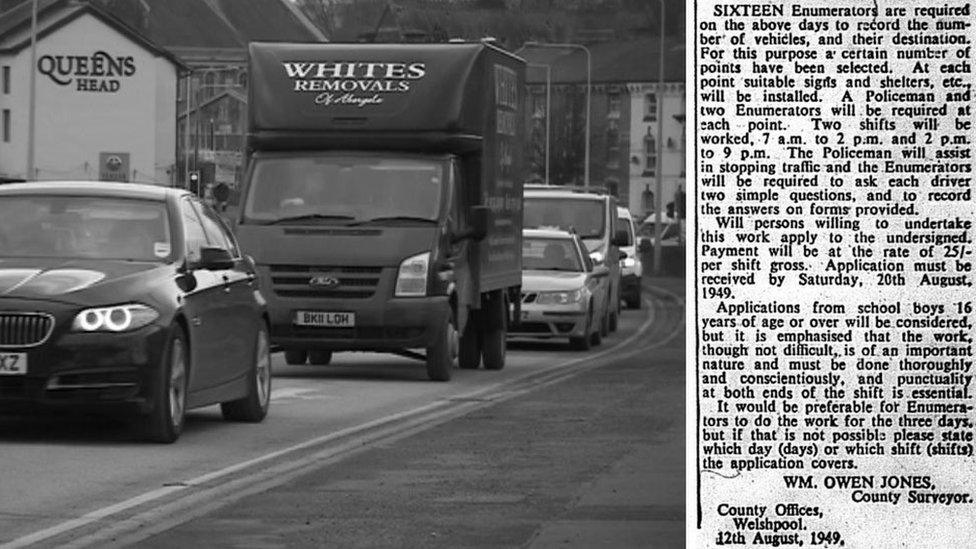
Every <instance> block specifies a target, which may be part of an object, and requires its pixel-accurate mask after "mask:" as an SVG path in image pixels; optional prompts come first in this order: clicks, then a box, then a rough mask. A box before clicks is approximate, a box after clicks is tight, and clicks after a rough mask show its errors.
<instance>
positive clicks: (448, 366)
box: [427, 315, 458, 381]
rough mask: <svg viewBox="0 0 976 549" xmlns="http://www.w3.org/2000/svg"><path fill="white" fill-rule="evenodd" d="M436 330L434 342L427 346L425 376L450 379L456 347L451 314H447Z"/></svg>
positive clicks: (437, 379)
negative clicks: (445, 319) (445, 320)
mask: <svg viewBox="0 0 976 549" xmlns="http://www.w3.org/2000/svg"><path fill="white" fill-rule="evenodd" d="M438 332H439V333H438V334H437V339H436V340H435V342H434V344H433V345H430V346H428V347H427V377H429V378H430V379H431V381H450V379H451V371H452V370H453V369H454V359H455V358H457V348H458V333H457V328H455V327H454V318H453V315H448V317H447V322H445V323H444V324H443V325H442V326H441V328H440V330H439V331H438Z"/></svg>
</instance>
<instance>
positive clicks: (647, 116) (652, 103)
mask: <svg viewBox="0 0 976 549" xmlns="http://www.w3.org/2000/svg"><path fill="white" fill-rule="evenodd" d="M644 122H657V94H653V93H648V94H645V95H644Z"/></svg>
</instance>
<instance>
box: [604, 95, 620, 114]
mask: <svg viewBox="0 0 976 549" xmlns="http://www.w3.org/2000/svg"><path fill="white" fill-rule="evenodd" d="M607 102H608V105H607V110H608V111H610V112H612V113H613V112H620V94H619V93H611V94H609V95H607Z"/></svg>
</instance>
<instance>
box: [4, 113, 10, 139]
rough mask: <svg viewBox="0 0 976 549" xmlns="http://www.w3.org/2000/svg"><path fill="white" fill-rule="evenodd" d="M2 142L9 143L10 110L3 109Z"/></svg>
mask: <svg viewBox="0 0 976 549" xmlns="http://www.w3.org/2000/svg"><path fill="white" fill-rule="evenodd" d="M3 142H4V143H10V109H3Z"/></svg>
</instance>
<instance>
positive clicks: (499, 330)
mask: <svg viewBox="0 0 976 549" xmlns="http://www.w3.org/2000/svg"><path fill="white" fill-rule="evenodd" d="M249 62H250V66H249V71H250V75H251V79H250V87H249V101H248V108H249V113H248V120H249V122H248V123H249V129H248V168H247V171H246V173H245V175H244V180H243V183H242V192H241V201H240V204H239V208H235V210H234V214H233V215H231V216H230V218H229V219H226V220H225V219H224V218H223V217H222V216H221V215H220V214H219V213H218V212H217V211H215V210H214V209H213V208H212V207H211V206H210V205H209V204H207V203H205V202H204V201H203V200H201V199H200V198H198V197H197V196H196V195H195V194H194V193H191V192H189V191H187V190H182V189H177V188H165V187H159V186H152V185H137V184H124V183H103V182H91V181H76V182H28V183H21V184H12V185H5V186H2V187H0V413H7V412H11V411H23V410H28V409H34V408H37V407H43V408H60V409H66V410H72V411H73V410H89V409H91V410H97V411H106V410H111V411H118V412H120V413H122V414H124V415H125V416H126V417H131V418H132V419H133V420H134V421H135V422H136V423H137V424H138V426H139V429H140V432H141V433H142V434H143V435H144V436H145V438H146V439H148V440H152V441H157V442H164V443H167V442H173V441H174V440H176V439H177V438H178V437H179V436H180V433H181V432H182V429H183V424H184V420H185V414H186V411H187V410H188V409H191V408H195V407H201V406H208V405H213V404H219V405H220V407H221V411H222V413H223V416H224V417H225V418H226V419H228V420H233V421H248V422H259V421H261V420H263V419H264V417H265V416H266V415H267V413H268V407H269V404H270V400H271V381H272V373H271V363H272V361H271V354H272V352H273V351H282V352H283V354H284V358H285V361H286V362H287V363H288V364H295V365H298V364H307V363H311V364H328V363H329V362H330V361H331V360H332V359H333V353H335V352H343V351H378V352H390V353H395V354H399V355H402V356H407V357H411V358H416V359H418V360H420V361H423V362H424V364H425V368H426V374H427V376H428V377H429V378H430V379H431V380H435V381H447V380H449V379H450V378H451V376H452V373H453V370H454V369H455V367H459V368H462V369H476V368H479V367H481V366H484V368H485V369H487V370H500V369H502V368H504V366H505V354H506V349H507V341H508V340H509V339H518V338H526V337H528V338H544V339H551V338H566V339H567V340H568V342H569V343H570V344H571V345H572V346H573V347H575V348H578V349H588V348H590V347H591V346H593V345H597V344H599V343H600V342H601V341H602V339H603V338H604V337H606V336H607V335H608V334H609V333H610V332H613V331H615V330H616V329H617V326H618V323H619V315H620V312H621V308H622V303H623V302H626V303H627V304H628V306H630V307H640V292H639V288H640V286H639V277H640V262H639V259H638V258H637V257H636V256H635V254H636V250H635V248H634V247H633V246H634V242H635V240H634V226H633V222H632V220H631V219H630V216H629V214H627V213H626V210H622V209H620V208H618V206H617V203H616V199H615V198H614V197H613V196H612V195H610V194H609V193H606V192H601V191H600V190H598V189H580V188H577V187H558V186H552V187H548V186H533V185H523V181H524V179H525V178H524V162H523V158H522V152H521V151H522V150H523V149H524V146H523V143H524V133H525V132H524V116H523V113H522V112H521V109H523V108H524V101H522V100H521V97H520V95H521V94H522V93H523V92H522V91H521V90H523V89H524V73H525V62H524V61H523V60H521V59H520V58H518V57H515V56H513V55H511V54H509V53H508V52H505V51H504V50H501V49H498V48H495V47H494V46H492V45H490V44H485V43H471V44H438V45H429V44H426V45H414V44H410V45H390V44H384V45H375V44H355V45H352V44H284V43H252V44H251V46H250V56H249ZM628 246H630V247H629V248H628ZM635 277H636V278H635ZM635 292H636V293H635Z"/></svg>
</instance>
